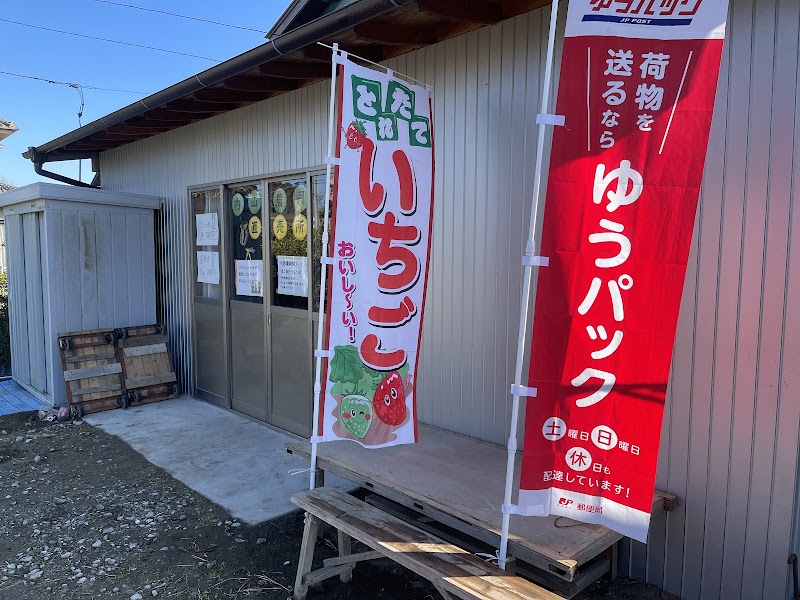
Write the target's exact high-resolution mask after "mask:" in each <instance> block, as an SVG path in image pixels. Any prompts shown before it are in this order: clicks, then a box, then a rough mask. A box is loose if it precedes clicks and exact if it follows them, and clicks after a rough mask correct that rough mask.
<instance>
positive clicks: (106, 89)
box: [0, 71, 149, 96]
mask: <svg viewBox="0 0 800 600" xmlns="http://www.w3.org/2000/svg"><path fill="white" fill-rule="evenodd" d="M0 75H9V76H11V77H22V78H24V79H35V80H36V81H44V82H45V83H53V84H55V85H66V86H68V87H76V86H77V87H80V88H83V89H84V90H98V91H101V92H119V93H120V94H138V95H140V96H147V95H148V94H149V93H148V92H134V91H132V90H116V89H113V88H104V87H97V86H94V85H81V84H80V83H69V82H66V81H56V80H54V79H46V78H45V77H34V76H33V75H21V74H20V73H9V72H8V71H0Z"/></svg>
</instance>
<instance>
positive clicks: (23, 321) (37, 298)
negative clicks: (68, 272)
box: [6, 212, 48, 394]
mask: <svg viewBox="0 0 800 600" xmlns="http://www.w3.org/2000/svg"><path fill="white" fill-rule="evenodd" d="M42 223H43V219H42V213H38V212H36V213H27V214H23V215H19V216H17V215H9V216H8V217H7V219H6V224H7V227H8V245H9V255H10V258H11V261H10V265H9V267H10V268H9V278H10V282H9V283H10V286H9V287H10V291H11V297H10V299H9V300H10V301H9V309H10V318H11V329H12V338H13V343H14V346H13V348H12V361H13V367H12V371H13V375H14V377H15V379H17V381H19V382H21V383H24V384H26V385H29V386H31V387H32V388H34V389H36V390H38V391H40V392H42V393H43V394H47V393H48V389H47V362H48V355H47V351H46V341H47V340H46V339H45V333H44V332H45V327H44V302H43V300H44V296H43V282H42V257H43V256H44V252H43V249H42V234H41V229H42Z"/></svg>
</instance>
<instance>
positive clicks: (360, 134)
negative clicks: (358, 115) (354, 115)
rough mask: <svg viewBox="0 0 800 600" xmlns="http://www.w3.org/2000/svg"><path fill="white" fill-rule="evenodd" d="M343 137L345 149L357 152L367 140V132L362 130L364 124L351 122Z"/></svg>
mask: <svg viewBox="0 0 800 600" xmlns="http://www.w3.org/2000/svg"><path fill="white" fill-rule="evenodd" d="M344 136H345V139H346V140H347V147H348V148H351V149H352V150H358V149H359V148H361V146H363V145H364V141H365V140H366V139H367V130H366V129H365V128H364V123H363V122H361V121H358V120H356V121H353V122H351V123H350V125H349V126H348V128H347V131H346V132H345V134H344Z"/></svg>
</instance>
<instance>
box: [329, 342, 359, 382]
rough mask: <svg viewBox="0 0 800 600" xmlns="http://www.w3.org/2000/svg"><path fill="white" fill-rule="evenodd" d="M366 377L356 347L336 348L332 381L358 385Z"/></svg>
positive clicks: (332, 363)
mask: <svg viewBox="0 0 800 600" xmlns="http://www.w3.org/2000/svg"><path fill="white" fill-rule="evenodd" d="M363 376H364V365H363V364H362V363H361V357H360V356H359V355H358V349H357V348H356V347H355V346H336V348H334V353H333V360H331V376H330V380H331V381H334V382H342V383H344V382H350V383H353V384H357V383H358V382H359V381H360V380H361V378H362V377H363Z"/></svg>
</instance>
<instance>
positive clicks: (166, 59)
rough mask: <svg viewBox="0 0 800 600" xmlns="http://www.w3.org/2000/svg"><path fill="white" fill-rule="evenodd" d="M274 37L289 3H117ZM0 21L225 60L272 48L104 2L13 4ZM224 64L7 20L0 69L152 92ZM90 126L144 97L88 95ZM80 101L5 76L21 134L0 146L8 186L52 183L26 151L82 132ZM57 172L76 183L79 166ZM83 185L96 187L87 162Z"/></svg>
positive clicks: (1, 85) (0, 35) (55, 166)
mask: <svg viewBox="0 0 800 600" xmlns="http://www.w3.org/2000/svg"><path fill="white" fill-rule="evenodd" d="M118 1H119V2H121V3H124V4H131V5H136V6H142V7H146V8H154V9H159V10H163V11H168V12H173V13H179V14H183V15H190V16H194V17H199V18H203V19H210V20H214V21H221V22H224V23H230V24H233V25H242V26H245V27H252V28H254V29H262V30H264V31H265V32H266V30H268V29H269V28H270V26H271V25H272V24H273V23H274V22H275V21H276V20H277V18H278V17H279V16H280V14H281V13H282V12H283V11H284V9H285V8H286V7H287V6H288V5H289V2H290V0H232V1H227V2H220V1H219V0H194V1H191V2H190V1H188V0H182V1H181V0H118ZM0 4H1V5H2V10H0V18H2V19H9V20H12V21H18V22H22V23H29V24H32V25H38V26H41V27H49V28H52V29H61V30H64V31H73V32H76V33H82V34H86V35H93V36H97V37H104V38H111V39H115V40H121V41H125V42H132V43H136V44H143V45H149V46H156V47H158V48H166V49H170V50H176V51H180V52H185V53H189V54H196V55H200V56H206V57H210V58H216V59H220V60H226V59H228V58H231V57H233V56H236V55H237V54H241V53H242V52H244V51H246V50H249V49H250V48H253V47H255V46H258V45H259V44H262V43H263V42H264V34H259V33H256V32H253V31H243V30H239V29H231V28H228V27H220V26H217V25H211V24H206V23H200V22H196V21H189V20H186V19H179V18H175V17H169V16H165V15H159V14H155V13H151V12H145V11H140V10H134V9H131V8H123V7H119V6H114V5H110V4H104V3H101V2H97V1H96V0H35V1H33V0H26V1H22V0H7V1H4V2H2V3H0ZM215 64H217V63H216V62H210V61H207V60H200V59H197V58H189V57H185V56H178V55H174V54H166V53H162V52H154V51H150V50H144V49H139V48H131V47H126V46H119V45H116V44H109V43H106V42H100V41H93V40H88V39H82V38H78V37H73V36H68V35H62V34H58V33H53V32H48V31H40V30H37V29H31V28H29V27H22V26H20V25H13V24H11V23H5V22H2V21H0V71H7V72H11V73H18V74H22V75H32V76H35V77H42V78H45V79H54V80H58V81H64V82H73V83H80V84H82V85H84V86H95V87H102V88H113V89H119V90H130V91H134V92H146V93H148V94H149V93H153V92H157V91H158V90H161V89H163V88H165V87H168V86H170V85H172V84H173V83H176V82H178V81H181V80H182V79H185V78H187V77H189V76H191V75H193V74H195V73H198V72H200V71H203V70H205V69H207V68H209V67H212V66H214V65H215ZM84 95H85V98H86V106H85V108H84V114H83V119H82V122H83V124H84V125H85V124H86V123H89V122H91V121H93V120H95V119H97V118H99V117H102V116H103V115H106V114H108V113H110V112H113V111H114V110H117V109H119V108H122V107H123V106H126V105H128V104H131V103H132V102H135V101H136V100H138V99H140V98H144V96H145V95H144V94H128V93H119V92H106V91H99V90H91V89H89V90H84ZM79 106H80V99H79V95H78V93H77V92H76V91H75V90H73V89H70V88H68V87H66V86H62V85H53V84H48V83H45V82H42V81H34V80H29V79H22V78H18V77H11V76H7V75H0V117H2V118H5V119H9V120H11V121H14V122H15V123H16V124H17V126H18V127H19V128H20V130H19V131H18V132H17V133H15V134H13V135H12V136H10V137H8V138H7V139H5V140H4V141H3V142H0V144H2V145H3V147H2V148H0V178H3V179H5V180H7V181H9V182H10V183H12V184H14V185H17V186H22V185H26V184H29V183H33V182H34V181H40V180H42V181H50V180H47V179H43V178H41V177H39V176H38V175H36V173H34V171H33V165H32V164H31V162H30V161H28V160H26V159H24V158H22V156H21V153H22V152H24V151H25V150H26V149H27V148H28V147H29V146H39V145H41V144H43V143H45V142H48V141H50V140H52V139H54V138H56V137H58V136H60V135H63V134H64V133H67V132H69V131H72V130H73V129H76V128H77V127H78V119H77V112H78V107H79ZM45 168H47V169H49V170H52V171H56V172H59V173H63V174H65V175H68V176H70V177H74V178H77V175H78V163H77V161H70V162H64V163H48V165H47V166H46V167H45ZM83 179H84V181H86V180H90V179H91V168H90V165H89V161H83Z"/></svg>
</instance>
